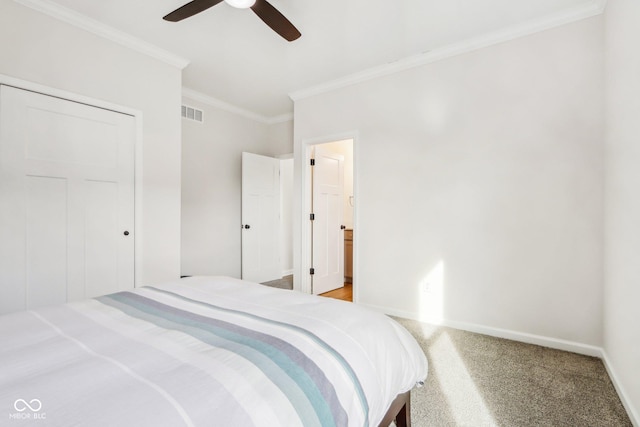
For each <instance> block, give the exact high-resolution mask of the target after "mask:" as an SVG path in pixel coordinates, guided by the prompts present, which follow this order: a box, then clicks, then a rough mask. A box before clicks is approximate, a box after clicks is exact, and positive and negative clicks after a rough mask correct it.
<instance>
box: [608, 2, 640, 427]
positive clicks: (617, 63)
mask: <svg viewBox="0 0 640 427" xmlns="http://www.w3.org/2000/svg"><path fill="white" fill-rule="evenodd" d="M605 16H606V20H605V24H606V32H605V40H606V45H605V46H606V52H607V54H606V70H607V71H606V85H607V102H606V124H607V126H606V129H607V133H606V141H607V145H606V156H605V158H606V164H605V177H606V180H605V182H606V187H605V189H606V190H605V194H606V199H605V219H606V221H605V273H606V274H605V292H604V296H605V298H604V349H605V352H606V354H607V358H608V360H609V362H610V367H611V368H612V369H613V374H614V375H615V377H616V379H617V381H616V382H617V384H618V385H619V386H620V388H621V389H620V390H619V391H620V392H621V393H620V394H621V396H622V397H623V401H625V403H626V404H627V409H628V412H629V413H630V415H631V414H633V418H634V419H635V423H636V425H638V424H639V423H640V332H639V331H640V329H639V327H638V325H640V309H639V308H638V307H639V305H640V286H639V285H638V284H639V283H640V262H639V261H638V255H639V254H640V197H639V196H638V195H639V194H640V189H639V187H640V50H638V43H637V42H638V40H640V2H638V1H635V0H615V1H610V2H608V5H607V9H606V14H605Z"/></svg>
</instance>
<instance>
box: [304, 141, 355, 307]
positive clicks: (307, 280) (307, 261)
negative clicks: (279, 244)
mask: <svg viewBox="0 0 640 427" xmlns="http://www.w3.org/2000/svg"><path fill="white" fill-rule="evenodd" d="M358 138H359V135H358V132H357V131H349V132H345V133H340V134H333V135H326V136H320V137H315V138H307V139H303V140H302V153H301V154H302V158H301V159H300V160H301V163H302V164H301V165H299V166H298V167H301V168H302V170H301V173H300V200H301V204H299V205H298V206H299V207H300V208H301V210H300V211H299V215H298V221H299V226H300V228H299V232H300V234H299V235H300V247H299V249H298V250H296V249H297V248H295V246H294V270H295V274H294V281H293V288H294V289H295V290H298V291H301V292H304V293H308V294H310V293H311V275H310V274H309V269H310V268H311V267H312V266H311V221H310V220H309V213H310V212H311V167H310V162H311V151H312V148H313V147H314V146H315V145H320V144H326V143H329V142H336V141H343V140H347V139H350V140H352V141H353V302H354V303H355V302H358V300H359V286H358V283H359V280H358V278H359V276H360V275H359V274H358V266H359V264H360V263H359V256H358V254H359V251H358V248H359V243H358V242H359V239H358V235H359V234H360V227H359V225H358V224H359V222H360V221H359V209H358V206H359V203H358V196H357V195H358V182H359V179H358V159H359V158H360V155H359V151H360V149H359V148H360V145H359V144H358ZM294 168H296V165H295V164H294ZM294 191H295V189H294ZM296 252H297V254H298V258H299V261H298V262H296V260H295V255H296Z"/></svg>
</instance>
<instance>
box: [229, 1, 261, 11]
mask: <svg viewBox="0 0 640 427" xmlns="http://www.w3.org/2000/svg"><path fill="white" fill-rule="evenodd" d="M224 1H225V2H226V3H227V4H228V5H230V6H233V7H236V8H238V9H248V8H250V7H251V6H253V5H254V4H255V2H256V0H224Z"/></svg>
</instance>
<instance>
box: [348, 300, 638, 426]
mask: <svg viewBox="0 0 640 427" xmlns="http://www.w3.org/2000/svg"><path fill="white" fill-rule="evenodd" d="M360 305H362V306H365V307H368V308H370V309H372V310H375V311H378V312H382V313H384V314H388V315H390V316H396V317H403V318H405V319H412V320H417V321H424V320H422V319H420V318H419V317H418V315H417V314H416V313H411V312H407V311H402V310H395V309H390V308H387V307H380V306H375V305H369V304H360ZM424 322H425V323H429V322H428V321H424ZM436 324H437V325H440V326H446V327H449V328H454V329H460V330H463V331H469V332H475V333H478V334H483V335H489V336H492V337H498V338H505V339H509V340H513V341H519V342H524V343H528V344H535V345H540V346H543V347H549V348H554V349H557V350H564V351H570V352H572V353H578V354H583V355H585V356H593V357H598V358H600V359H601V360H602V363H603V364H604V366H605V369H606V370H607V373H608V374H609V378H611V382H612V383H613V386H614V388H615V389H616V392H617V393H618V396H619V397H620V401H621V402H622V405H623V406H624V408H625V409H626V411H627V415H629V418H630V419H631V423H632V424H633V425H634V426H635V427H640V417H639V416H638V413H637V411H636V409H635V408H634V407H633V405H632V403H631V399H629V397H628V395H627V394H626V392H625V390H624V387H622V383H621V382H620V381H619V380H618V376H617V375H616V373H615V370H614V369H613V365H612V364H611V361H610V360H609V358H608V356H607V353H606V352H605V350H604V349H603V348H602V347H596V346H593V345H587V344H581V343H577V342H574V341H567V340H561V339H558V338H551V337H545V336H541V335H534V334H528V333H525V332H517V331H512V330H508V329H500V328H493V327H489V326H483V325H477V324H473V323H465V322H454V321H450V320H444V321H441V322H437V323H436Z"/></svg>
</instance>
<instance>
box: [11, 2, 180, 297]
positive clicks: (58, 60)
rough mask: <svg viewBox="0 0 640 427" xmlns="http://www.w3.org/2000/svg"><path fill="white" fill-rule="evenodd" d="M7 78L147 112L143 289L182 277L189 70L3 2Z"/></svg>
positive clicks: (141, 233)
mask: <svg viewBox="0 0 640 427" xmlns="http://www.w3.org/2000/svg"><path fill="white" fill-rule="evenodd" d="M0 74H4V75H7V76H10V77H14V78H18V79H21V80H25V81H29V82H33V83H38V84H41V85H44V86H47V87H51V88H55V89H60V90H65V91H68V92H72V93H75V94H79V95H83V96H87V97H91V98H94V99H98V100H102V101H107V102H110V103H113V104H118V105H122V106H124V107H128V108H132V109H136V110H140V111H142V113H143V130H142V132H143V138H144V141H143V147H142V155H143V161H142V163H143V164H144V167H143V170H142V181H143V182H142V194H141V195H138V197H142V212H137V214H139V215H142V219H141V221H140V223H141V224H142V230H140V229H138V230H136V239H138V241H140V239H141V242H140V243H141V244H140V247H141V248H142V253H137V254H136V256H142V260H141V262H140V263H139V264H138V266H141V268H142V271H137V272H136V276H137V277H139V278H140V279H141V280H140V282H139V283H137V284H138V285H143V284H148V283H154V282H158V281H163V280H168V279H173V278H176V277H178V276H179V273H180V92H181V79H182V78H181V70H180V69H178V68H175V67H172V66H170V65H167V64H165V63H162V62H160V61H158V60H155V59H152V58H150V57H148V56H146V55H143V54H140V53H138V52H135V51H133V50H130V49H127V48H125V47H122V46H121V45H119V44H116V43H113V42H110V41H107V40H105V39H102V38H100V37H98V36H96V35H93V34H91V33H88V32H86V31H83V30H80V29H78V28H76V27H73V26H71V25H69V24H66V23H63V22H61V21H58V20H56V19H53V18H51V17H49V16H46V15H44V14H41V13H39V12H35V11H33V10H31V9H28V8H25V7H23V6H20V5H19V4H17V3H15V2H13V1H11V0H0Z"/></svg>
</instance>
